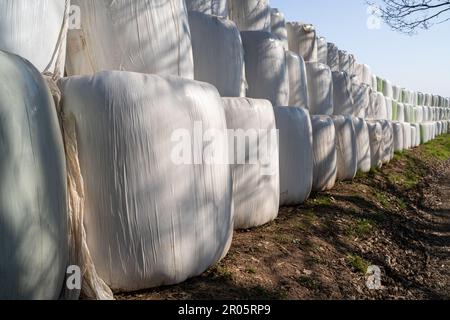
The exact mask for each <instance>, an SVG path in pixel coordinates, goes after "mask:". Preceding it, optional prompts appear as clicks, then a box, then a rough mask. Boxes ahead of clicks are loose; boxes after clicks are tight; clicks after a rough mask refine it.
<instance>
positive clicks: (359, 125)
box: [352, 117, 371, 172]
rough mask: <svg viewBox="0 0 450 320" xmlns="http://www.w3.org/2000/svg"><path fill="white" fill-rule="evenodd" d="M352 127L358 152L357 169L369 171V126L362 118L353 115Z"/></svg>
mask: <svg viewBox="0 0 450 320" xmlns="http://www.w3.org/2000/svg"><path fill="white" fill-rule="evenodd" d="M352 120H353V127H354V129H355V136H356V150H357V152H358V155H357V159H358V170H359V171H361V172H369V171H370V168H371V158H370V138H369V128H368V127H367V123H366V121H364V119H362V118H356V117H353V118H352Z"/></svg>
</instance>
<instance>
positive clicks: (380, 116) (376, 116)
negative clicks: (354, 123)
mask: <svg viewBox="0 0 450 320" xmlns="http://www.w3.org/2000/svg"><path fill="white" fill-rule="evenodd" d="M387 117H388V115H387V109H386V99H385V97H384V95H383V94H382V93H381V92H372V94H371V95H370V103H369V108H368V111H367V114H366V118H367V119H370V120H386V119H387Z"/></svg>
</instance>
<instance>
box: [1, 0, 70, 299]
mask: <svg viewBox="0 0 450 320" xmlns="http://www.w3.org/2000/svg"><path fill="white" fill-rule="evenodd" d="M18 2H19V1H18ZM31 6H32V7H34V4H31ZM2 22H3V21H2ZM0 81H1V83H2V85H1V86H0V136H1V143H0V175H1V177H2V178H1V179H0V252H1V255H0V274H1V276H0V288H1V290H0V299H1V300H5V299H7V300H16V299H19V300H22V299H33V300H34V299H37V300H48V299H58V298H59V296H60V293H61V291H62V289H63V285H64V278H65V273H66V267H67V260H68V240H69V235H68V230H67V204H66V186H67V182H66V168H65V159H64V146H63V141H62V136H61V131H60V129H59V123H58V117H57V113H56V108H55V105H54V103H53V99H52V96H51V95H50V92H49V90H48V88H47V85H46V83H45V81H44V79H43V78H42V76H41V75H40V73H39V71H38V70H37V69H36V68H35V67H34V66H33V65H31V63H29V62H28V61H26V60H24V59H22V58H20V57H18V56H16V55H12V54H9V53H6V52H3V51H0Z"/></svg>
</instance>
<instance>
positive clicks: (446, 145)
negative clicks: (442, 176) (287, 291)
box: [422, 134, 450, 161]
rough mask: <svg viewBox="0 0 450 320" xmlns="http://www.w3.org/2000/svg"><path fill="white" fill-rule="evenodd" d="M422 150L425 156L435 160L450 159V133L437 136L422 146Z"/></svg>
mask: <svg viewBox="0 0 450 320" xmlns="http://www.w3.org/2000/svg"><path fill="white" fill-rule="evenodd" d="M422 152H423V154H424V156H425V157H427V158H429V159H432V160H433V159H434V160H441V161H443V160H447V159H450V135H449V134H446V135H443V136H440V137H437V138H436V139H435V140H433V141H430V142H428V143H426V144H424V145H423V146H422Z"/></svg>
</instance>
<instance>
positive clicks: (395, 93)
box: [392, 85, 401, 102]
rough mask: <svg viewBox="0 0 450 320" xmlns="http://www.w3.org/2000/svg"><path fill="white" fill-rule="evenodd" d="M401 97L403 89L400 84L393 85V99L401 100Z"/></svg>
mask: <svg viewBox="0 0 450 320" xmlns="http://www.w3.org/2000/svg"><path fill="white" fill-rule="evenodd" d="M400 97H401V89H400V87H399V86H396V85H393V86H392V100H394V101H399V102H400Z"/></svg>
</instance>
